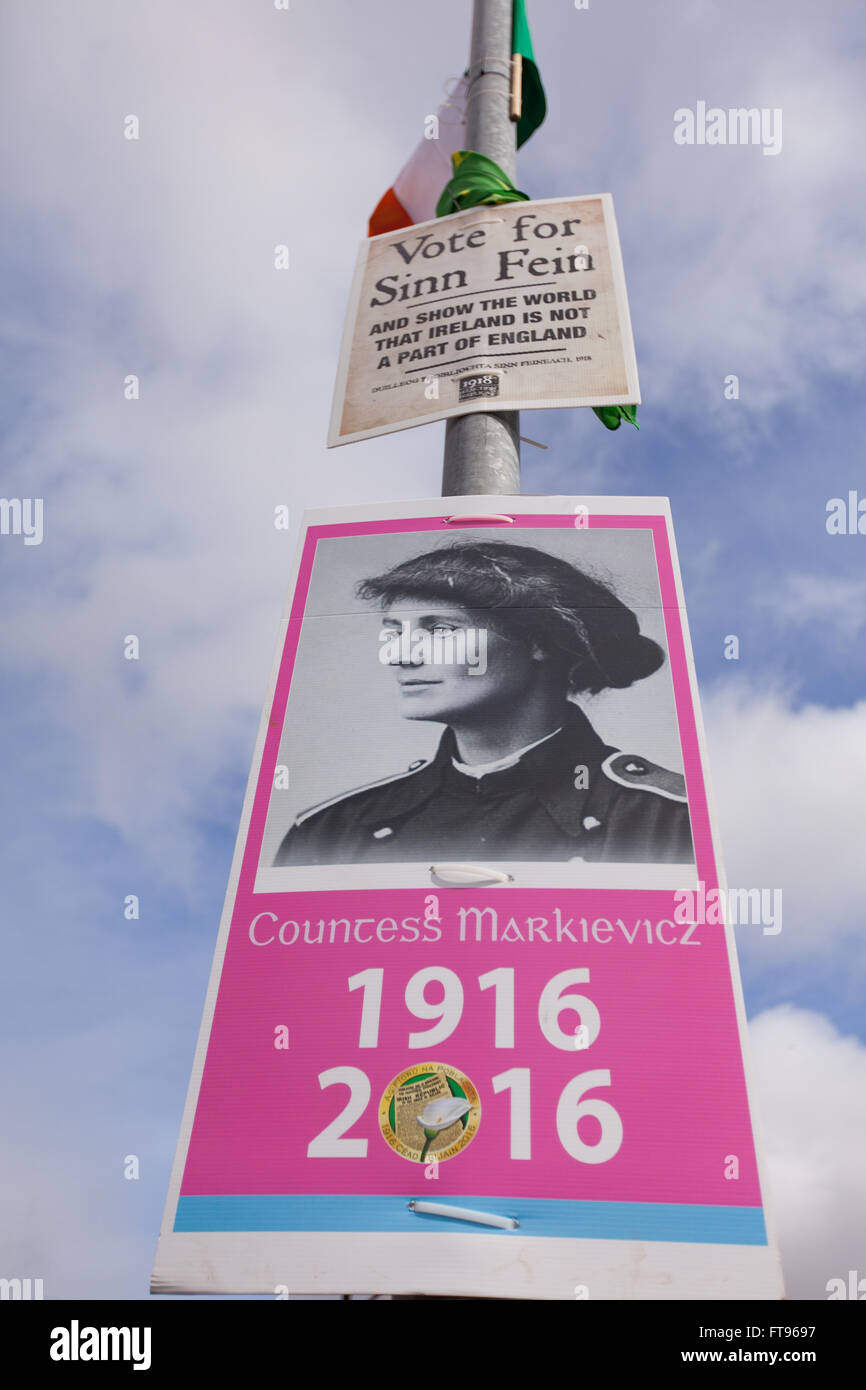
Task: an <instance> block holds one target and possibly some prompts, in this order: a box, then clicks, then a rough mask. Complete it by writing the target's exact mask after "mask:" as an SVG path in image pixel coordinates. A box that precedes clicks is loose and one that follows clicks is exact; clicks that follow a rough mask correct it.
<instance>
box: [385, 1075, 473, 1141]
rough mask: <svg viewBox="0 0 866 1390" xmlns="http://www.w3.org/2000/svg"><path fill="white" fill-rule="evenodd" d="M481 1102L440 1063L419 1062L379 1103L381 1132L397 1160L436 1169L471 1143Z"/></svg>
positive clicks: (466, 1082) (464, 1078) (398, 1078)
mask: <svg viewBox="0 0 866 1390" xmlns="http://www.w3.org/2000/svg"><path fill="white" fill-rule="evenodd" d="M480 1123H481V1101H480V1099H479V1096H478V1092H477V1090H476V1089H475V1087H474V1086H473V1084H472V1082H471V1081H470V1080H469V1078H468V1076H464V1075H463V1073H462V1072H459V1071H458V1070H457V1069H456V1068H455V1067H449V1066H446V1065H445V1064H444V1063H442V1062H418V1063H416V1064H415V1066H413V1067H409V1068H407V1070H406V1071H403V1072H401V1073H400V1075H399V1076H395V1077H394V1079H393V1081H392V1082H391V1083H390V1084H389V1085H388V1086H387V1087H386V1088H385V1092H384V1094H383V1096H382V1099H381V1101H380V1102H379V1128H380V1130H381V1131H382V1136H383V1138H384V1140H385V1142H386V1143H387V1144H388V1145H389V1146H390V1148H392V1149H393V1150H394V1151H395V1153H398V1154H399V1155H400V1157H401V1158H405V1159H408V1160H409V1161H410V1162H412V1163H426V1162H427V1161H428V1159H433V1158H436V1159H437V1160H438V1161H439V1162H440V1163H441V1162H443V1161H444V1160H445V1159H448V1158H453V1157H454V1155H455V1154H458V1153H460V1151H461V1149H465V1148H466V1146H467V1144H470V1143H471V1142H472V1140H473V1139H474V1137H475V1135H476V1133H477V1131H478V1126H479V1124H480Z"/></svg>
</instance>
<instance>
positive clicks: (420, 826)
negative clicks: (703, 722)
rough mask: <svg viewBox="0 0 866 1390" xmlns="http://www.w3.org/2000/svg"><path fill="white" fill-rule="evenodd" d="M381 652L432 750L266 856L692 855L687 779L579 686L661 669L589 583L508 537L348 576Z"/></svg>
mask: <svg viewBox="0 0 866 1390" xmlns="http://www.w3.org/2000/svg"><path fill="white" fill-rule="evenodd" d="M358 595H359V597H361V598H363V599H365V600H368V601H372V602H375V603H377V604H378V605H379V606H380V608H381V609H382V610H383V624H382V630H381V632H380V634H379V640H380V659H381V660H382V661H383V663H385V662H387V664H389V665H390V666H391V669H392V671H393V675H394V678H395V679H396V681H397V685H398V687H399V697H400V702H401V706H402V713H403V715H404V717H405V718H406V719H413V720H415V719H417V720H432V721H433V722H435V723H440V724H444V725H445V726H446V727H445V731H444V733H443V735H442V738H441V740H440V743H439V747H438V750H437V752H436V754H435V756H434V757H433V758H431V759H429V760H427V759H421V760H419V761H417V762H415V763H412V764H411V766H410V767H409V768H408V769H406V770H404V771H402V772H397V773H396V774H395V775H393V776H388V777H384V778H383V779H382V780H381V781H377V782H375V783H373V784H372V785H370V786H367V787H362V788H360V789H357V790H354V791H349V792H346V793H345V794H344V795H341V796H337V797H333V798H331V799H330V800H329V801H327V802H325V803H323V804H321V805H319V806H314V807H311V808H310V809H309V810H307V811H305V812H303V814H301V815H299V816H298V817H297V819H296V821H295V823H294V825H293V826H292V827H291V829H290V830H289V831H288V833H287V834H286V836H285V838H284V839H283V841H282V844H281V845H280V848H279V851H278V853H277V856H276V859H275V861H274V863H275V865H285V864H292V865H294V864H298V865H300V864H352V863H363V862H380V863H400V862H403V863H405V862H426V863H430V862H431V861H433V860H454V859H457V860H462V861H464V862H467V861H471V862H476V863H482V864H483V863H487V862H495V861H503V860H512V861H514V860H517V861H519V860H524V861H526V860H561V861H562V860H569V859H583V860H593V861H606V862H620V863H632V862H652V863H671V862H673V863H692V862H693V861H694V853H693V849H692V837H691V832H690V826H689V813H688V805H687V802H686V794H685V784H684V781H683V778H682V777H681V776H679V775H678V774H676V773H673V772H668V771H666V770H665V769H664V768H661V767H658V766H656V765H655V764H653V763H651V762H649V761H648V760H647V759H646V758H644V757H641V756H639V755H635V754H631V753H627V752H621V751H620V750H618V749H617V748H614V747H611V746H609V745H607V744H605V743H604V742H603V740H602V739H601V738H600V737H599V735H598V734H597V733H596V732H595V730H594V729H593V727H592V725H591V724H590V722H589V720H588V719H587V717H586V715H585V714H584V713H583V711H582V710H581V709H580V708H579V706H578V705H577V704H576V703H575V697H577V696H580V695H584V694H596V693H598V692H599V691H602V690H608V689H614V688H615V689H623V688H625V687H627V686H631V685H633V684H634V683H635V682H636V681H639V680H642V679H644V678H645V677H646V676H649V675H652V673H653V672H654V671H657V670H658V669H659V667H660V666H662V664H663V662H664V659H665V658H664V653H663V651H662V649H661V647H659V646H658V644H657V643H656V642H653V641H652V640H651V639H650V638H648V637H645V636H643V635H642V634H641V632H640V630H639V626H638V622H637V619H636V617H635V615H634V613H633V612H632V611H631V609H629V608H628V607H626V605H625V604H624V603H622V602H621V601H620V600H619V599H618V598H617V597H616V595H615V594H614V593H613V591H612V590H611V589H610V588H609V587H608V586H607V585H606V584H603V583H601V582H600V581H599V580H597V579H595V578H593V577H592V576H591V575H589V574H587V573H585V572H584V571H583V570H580V569H578V568H577V567H576V566H574V565H572V564H570V563H569V562H568V561H566V560H563V559H560V558H559V557H558V556H555V555H550V554H547V553H545V552H544V551H541V550H538V549H535V548H534V547H530V546H524V545H513V544H511V543H509V542H505V541H498V540H490V541H477V540H472V541H468V540H467V541H457V542H454V543H451V544H448V545H445V546H441V547H438V548H436V549H434V550H428V551H426V552H424V553H423V554H421V555H417V556H415V557H414V558H411V559H408V560H404V561H402V562H401V563H400V564H398V565H395V566H393V568H391V569H389V570H388V571H387V572H386V573H384V574H380V575H376V576H374V577H372V578H369V579H365V580H364V581H363V582H362V583H361V584H359V585H358Z"/></svg>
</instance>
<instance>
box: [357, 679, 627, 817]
mask: <svg viewBox="0 0 866 1390" xmlns="http://www.w3.org/2000/svg"><path fill="white" fill-rule="evenodd" d="M615 751H616V750H615V749H613V748H609V747H607V745H606V744H605V743H604V742H603V740H602V739H601V738H599V736H598V734H597V733H596V732H595V730H594V729H593V727H592V725H591V724H590V722H589V720H588V719H587V717H586V715H585V714H584V713H583V710H581V709H579V708H578V706H577V705H574V704H571V703H569V704H568V705H567V706H566V709H565V712H564V714H563V716H562V728H561V729H560V731H559V733H558V734H554V735H553V737H552V738H547V739H545V740H544V741H543V742H541V743H539V744H536V746H535V747H533V748H530V749H529V751H528V752H526V753H524V754H523V756H522V757H521V759H520V761H519V762H518V763H516V764H515V765H514V766H513V767H508V768H504V769H503V770H502V771H501V772H489V773H487V775H486V776H485V777H481V778H478V779H476V778H472V777H467V776H466V775H465V774H464V773H461V772H458V771H457V769H456V768H455V767H454V766H453V765H452V758H454V757H455V755H456V752H457V741H456V739H455V737H454V734H453V732H452V731H451V729H446V730H445V732H444V733H443V735H442V738H441V739H440V741H439V747H438V749H437V751H436V755H435V757H434V758H433V759H432V761H431V762H429V763H428V764H427V766H426V767H422V768H420V769H419V770H418V771H417V772H415V773H412V774H410V775H409V776H408V777H406V778H404V779H402V780H401V781H399V782H396V783H395V784H394V785H393V786H392V787H390V788H389V789H388V812H389V815H390V816H392V817H394V818H396V817H398V816H401V815H406V814H407V813H408V812H410V811H413V810H415V809H416V807H418V806H421V805H423V804H424V802H425V801H429V800H430V798H431V797H433V796H435V795H437V794H439V793H442V792H448V793H452V794H454V795H457V796H461V795H462V796H471V797H473V798H474V799H475V800H476V802H478V803H484V802H487V801H492V800H496V799H497V798H498V797H500V796H507V795H509V794H511V793H514V792H518V791H522V792H534V793H535V795H536V796H537V797H538V800H539V801H540V802H541V804H542V805H543V806H544V807H545V809H546V810H547V811H548V812H549V814H550V815H551V816H552V817H553V819H554V820H555V821H556V823H557V825H559V826H560V828H561V829H562V830H564V831H565V832H566V834H569V835H574V836H577V835H580V834H582V833H583V826H582V819H581V818H582V815H583V814H585V810H586V802H587V798H588V797H589V795H590V792H591V790H592V789H593V788H594V786H595V784H596V783H597V782H598V781H599V780H601V779H600V772H599V769H600V766H601V763H602V762H603V761H604V759H605V757H607V756H608V754H610V753H612V752H615ZM581 765H583V766H586V768H587V770H588V780H589V789H576V788H575V785H574V783H575V776H576V774H575V768H576V767H579V766H581ZM360 820H361V822H362V824H364V825H366V824H368V823H369V824H373V822H374V821H377V820H381V806H377V805H376V804H375V803H373V804H371V805H370V806H369V807H368V808H367V810H366V812H362V813H361V816H360Z"/></svg>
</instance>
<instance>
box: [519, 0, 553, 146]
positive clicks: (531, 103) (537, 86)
mask: <svg viewBox="0 0 866 1390" xmlns="http://www.w3.org/2000/svg"><path fill="white" fill-rule="evenodd" d="M511 51H512V53H519V54H520V56H521V58H522V59H523V104H522V108H521V113H520V119H519V120H518V122H517V148H518V149H520V146H521V145H523V144H525V143H526V141H527V140H528V139H529V137H530V135H531V134H532V132H533V131H534V130H537V129H538V127H539V126H540V125H541V122H542V121H543V120H544V118H545V116H546V115H547V98H546V97H545V95H544V88H543V87H542V85H541V77H540V75H539V72H538V66H537V64H536V62H535V54H534V53H533V51H532V36H531V34H530V32H529V20H528V19H527V18H526V0H514V19H513V22H512V37H511Z"/></svg>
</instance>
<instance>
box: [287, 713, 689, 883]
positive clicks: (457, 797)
mask: <svg viewBox="0 0 866 1390" xmlns="http://www.w3.org/2000/svg"><path fill="white" fill-rule="evenodd" d="M456 751H457V745H456V741H455V738H454V734H453V733H452V731H451V730H450V729H446V731H445V733H444V734H443V736H442V739H441V741H440V744H439V748H438V751H437V753H436V755H435V757H434V758H432V759H431V760H430V761H420V762H417V763H413V764H412V765H411V767H410V768H409V769H408V771H406V772H403V773H398V774H397V775H396V776H394V777H386V778H383V779H382V781H380V782H375V783H373V784H372V785H370V786H367V787H362V788H361V789H360V790H358V791H352V792H347V793H345V794H344V795H343V796H337V797H334V798H332V799H331V800H330V801H326V802H324V803H323V804H322V805H321V806H314V807H312V808H311V809H310V810H308V811H305V812H304V813H303V814H302V815H300V816H298V818H297V820H296V821H295V823H294V825H293V826H292V827H291V829H290V830H289V831H288V833H287V834H286V836H285V838H284V839H283V842H282V844H281V845H280V848H279V851H278V853H277V857H276V859H275V860H274V864H275V866H278V865H283V864H299V865H300V864H356V863H367V862H372V863H377V862H378V863H383V864H394V863H405V862H419V861H426V862H432V861H434V860H454V859H456V860H461V861H480V862H481V863H484V862H486V861H491V860H493V861H495V860H502V859H506V860H507V859H511V860H536V859H549V860H566V859H585V860H596V861H599V860H603V861H611V862H620V863H627V862H650V863H692V862H694V851H693V849H692V837H691V831H690V826H689V812H688V806H687V804H686V794H685V783H684V780H683V778H682V777H681V776H679V775H678V774H677V773H674V772H668V771H666V770H665V769H664V768H661V767H658V766H657V765H656V764H654V763H651V762H648V761H647V759H646V758H642V757H637V756H633V755H631V754H628V753H620V752H619V751H618V750H617V749H615V748H610V747H608V746H607V745H606V744H605V743H603V742H602V740H601V739H600V738H599V736H598V734H597V733H596V732H595V730H594V729H593V727H592V725H591V724H590V722H589V720H588V719H587V718H586V715H585V714H584V713H583V712H582V710H580V709H578V707H577V706H576V705H569V707H568V713H567V715H566V718H565V721H564V723H563V727H562V729H561V730H560V732H559V733H557V734H555V735H554V736H553V737H552V738H548V739H547V740H546V741H545V742H543V743H540V744H539V745H538V746H537V747H535V748H531V749H530V750H529V751H528V752H527V753H524V754H523V756H522V757H521V758H520V760H519V762H518V763H516V764H515V765H514V766H512V767H508V768H504V769H503V770H502V771H499V772H489V773H487V774H486V775H485V776H483V777H480V778H474V777H469V776H467V775H466V774H465V773H462V772H460V771H458V769H457V768H455V767H454V766H453V763H452V758H453V757H454V756H455V755H456ZM582 768H585V769H586V772H585V773H584V772H582V771H581V769H582ZM576 783H577V785H575V784H576Z"/></svg>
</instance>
